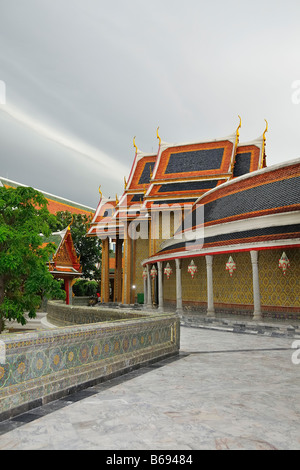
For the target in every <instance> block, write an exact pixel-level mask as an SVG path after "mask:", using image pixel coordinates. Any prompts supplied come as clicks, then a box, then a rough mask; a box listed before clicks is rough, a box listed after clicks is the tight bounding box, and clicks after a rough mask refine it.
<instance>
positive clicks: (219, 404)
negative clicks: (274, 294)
mask: <svg viewBox="0 0 300 470" xmlns="http://www.w3.org/2000/svg"><path fill="white" fill-rule="evenodd" d="M295 341H298V344H299V340H296V339H295V338H290V337H288V336H284V337H274V336H265V335H262V334H238V333H234V332H231V331H220V330H213V329H206V328H205V329H203V328H189V327H185V326H183V327H182V328H181V352H180V355H179V357H177V358H175V359H169V360H165V361H162V362H160V363H158V364H154V365H152V366H149V367H145V368H142V369H139V370H136V371H133V372H131V373H129V374H127V375H125V376H122V377H118V378H116V379H114V380H111V381H109V382H106V383H103V384H99V385H97V386H95V387H91V388H89V389H86V390H84V391H82V392H78V393H77V394H75V395H73V396H69V397H67V398H65V399H61V400H58V401H56V402H53V403H50V404H48V405H46V406H43V407H41V408H37V409H35V410H32V411H30V412H28V413H25V414H24V415H20V416H17V417H15V418H13V419H11V420H9V421H5V422H2V423H0V449H1V450H17V449H18V450H25V449H26V450H29V449H30V450H31V449H45V450H46V449H47V450H61V449H62V450H64V449H65V450H67V449H68V450H71V449H76V450H79V449H86V450H92V449H104V450H126V449H129V450H185V451H189V450H193V449H197V450H198V449H199V450H200V449H250V450H252V449H286V450H292V449H297V450H298V449H300V421H299V418H300V400H299V386H300V364H299V365H297V364H294V363H293V361H292V355H293V354H294V356H293V357H294V358H295V357H296V358H300V354H299V355H297V350H295V349H292V345H293V343H294V342H295ZM298 344H297V345H296V346H297V348H299V349H300V344H299V346H298ZM294 347H295V345H294ZM294 362H297V361H295V360H294Z"/></svg>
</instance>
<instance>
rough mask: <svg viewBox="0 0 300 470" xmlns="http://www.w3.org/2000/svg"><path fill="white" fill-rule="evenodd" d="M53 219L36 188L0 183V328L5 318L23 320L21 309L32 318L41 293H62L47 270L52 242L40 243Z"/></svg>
mask: <svg viewBox="0 0 300 470" xmlns="http://www.w3.org/2000/svg"><path fill="white" fill-rule="evenodd" d="M54 222H55V218H54V216H52V215H51V214H50V213H49V211H48V209H47V200H46V199H45V197H44V196H43V195H42V194H41V193H39V192H38V191H36V190H34V189H33V188H29V187H18V188H16V189H13V188H5V187H0V332H1V326H2V327H3V322H4V320H6V319H8V320H16V321H17V322H19V323H21V324H25V323H26V319H25V316H24V315H25V313H28V316H29V318H34V317H35V316H36V310H37V308H38V307H39V306H40V305H41V302H42V299H43V297H46V298H64V296H65V294H64V292H63V291H62V290H61V288H60V283H59V282H58V281H56V280H55V279H54V278H53V276H52V275H51V274H50V273H49V270H48V264H47V263H48V261H49V257H50V255H51V253H53V252H54V251H55V246H54V245H53V244H48V245H46V246H44V247H43V246H42V245H41V240H42V239H41V234H43V235H45V236H49V235H50V233H51V229H50V226H51V225H52V224H53V223H54Z"/></svg>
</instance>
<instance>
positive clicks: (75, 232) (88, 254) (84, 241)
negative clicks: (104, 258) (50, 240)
mask: <svg viewBox="0 0 300 470" xmlns="http://www.w3.org/2000/svg"><path fill="white" fill-rule="evenodd" d="M91 221H92V217H91V216H87V215H83V214H72V213H71V212H69V211H61V212H58V213H57V214H56V222H55V224H53V225H52V226H51V227H52V230H53V231H55V230H56V231H59V230H63V229H65V228H66V227H67V226H68V225H70V224H71V234H72V239H73V243H74V247H75V250H76V252H77V254H78V255H79V256H80V264H81V266H82V273H83V277H84V278H86V279H94V280H99V279H100V275H101V274H100V273H101V269H100V266H101V246H102V245H101V240H100V239H98V238H97V237H92V238H91V237H86V233H87V230H88V228H89V226H90V223H91Z"/></svg>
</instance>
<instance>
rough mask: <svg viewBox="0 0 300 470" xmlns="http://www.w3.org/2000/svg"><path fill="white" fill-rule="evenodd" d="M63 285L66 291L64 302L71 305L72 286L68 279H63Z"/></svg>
mask: <svg viewBox="0 0 300 470" xmlns="http://www.w3.org/2000/svg"><path fill="white" fill-rule="evenodd" d="M64 286H65V291H66V304H67V305H71V304H72V286H71V282H70V279H64Z"/></svg>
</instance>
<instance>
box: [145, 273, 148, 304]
mask: <svg viewBox="0 0 300 470" xmlns="http://www.w3.org/2000/svg"><path fill="white" fill-rule="evenodd" d="M147 295H148V293H147V277H144V305H147V303H148V299H147Z"/></svg>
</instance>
